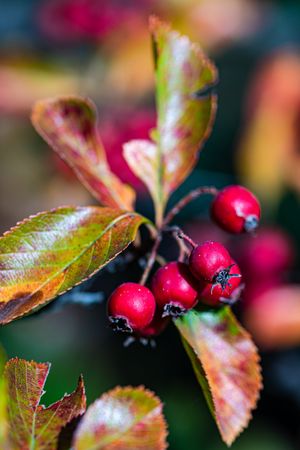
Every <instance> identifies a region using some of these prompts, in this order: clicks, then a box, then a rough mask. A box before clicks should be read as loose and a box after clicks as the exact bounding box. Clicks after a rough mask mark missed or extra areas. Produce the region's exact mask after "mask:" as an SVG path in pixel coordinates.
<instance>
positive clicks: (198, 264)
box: [189, 241, 231, 288]
mask: <svg viewBox="0 0 300 450" xmlns="http://www.w3.org/2000/svg"><path fill="white" fill-rule="evenodd" d="M230 265H231V256H230V254H229V252H228V250H227V249H226V248H225V247H224V246H223V245H222V244H220V243H219V242H214V241H206V242H203V244H200V245H197V247H195V248H194V249H193V250H192V252H191V254H190V259H189V267H190V270H191V272H192V274H193V275H194V276H195V277H196V278H199V279H203V280H206V281H209V282H210V283H219V284H221V286H222V287H223V288H224V287H225V286H226V284H227V282H228V279H229V278H230V277H229V272H230Z"/></svg>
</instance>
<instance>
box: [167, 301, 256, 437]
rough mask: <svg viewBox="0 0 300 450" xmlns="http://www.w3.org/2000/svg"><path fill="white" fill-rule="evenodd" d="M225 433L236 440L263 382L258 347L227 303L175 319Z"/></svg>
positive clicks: (207, 396) (212, 410)
mask: <svg viewBox="0 0 300 450" xmlns="http://www.w3.org/2000/svg"><path fill="white" fill-rule="evenodd" d="M175 324H176V326H177V328H178V330H179V332H180V333H181V336H182V338H183V342H184V345H185V348H186V350H187V353H188V355H189V357H190V359H191V361H192V364H193V367H194V370H195V372H196V376H197V378H198V381H199V383H200V385H201V387H202V389H203V390H204V395H205V397H206V400H207V401H208V405H209V407H210V410H211V412H212V413H213V416H214V418H215V420H216V423H217V425H218V428H219V430H220V433H221V436H222V438H223V440H224V442H226V444H227V445H231V444H232V442H233V441H234V440H235V439H236V437H237V436H238V435H239V434H240V433H241V431H242V430H243V429H244V428H245V427H246V426H247V425H248V422H249V420H250V419H251V411H252V410H253V409H254V408H255V407H256V403H257V400H258V397H259V391H260V389H261V387H262V381H261V371H260V365H259V356H258V353H257V349H256V347H255V345H254V343H253V341H252V340H251V338H250V336H249V334H248V333H247V332H246V331H245V330H244V329H243V328H242V327H241V325H240V324H239V323H238V321H237V320H236V318H235V316H234V315H233V313H232V312H231V310H230V309H229V308H227V307H225V308H222V309H220V310H211V311H205V312H198V311H190V312H188V313H187V314H186V315H185V316H183V317H182V318H179V319H177V320H176V321H175Z"/></svg>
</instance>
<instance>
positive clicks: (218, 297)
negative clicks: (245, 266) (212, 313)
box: [199, 261, 242, 306]
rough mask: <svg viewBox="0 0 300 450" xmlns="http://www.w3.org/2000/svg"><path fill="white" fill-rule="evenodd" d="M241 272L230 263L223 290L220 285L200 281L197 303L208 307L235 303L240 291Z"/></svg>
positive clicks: (234, 264)
mask: <svg viewBox="0 0 300 450" xmlns="http://www.w3.org/2000/svg"><path fill="white" fill-rule="evenodd" d="M241 281H242V276H241V271H240V268H239V266H238V265H237V264H236V263H235V262H234V261H231V265H230V269H229V281H228V282H227V284H226V286H225V287H224V288H223V287H222V285H221V284H220V283H207V282H205V281H204V280H203V281H200V288H199V301H201V302H202V303H204V304H206V305H209V306H219V305H222V304H233V303H235V302H236V301H237V300H238V298H239V294H240V291H241V287H242V285H241Z"/></svg>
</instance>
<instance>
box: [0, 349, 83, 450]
mask: <svg viewBox="0 0 300 450" xmlns="http://www.w3.org/2000/svg"><path fill="white" fill-rule="evenodd" d="M49 368H50V365H49V364H39V363H36V362H34V361H31V362H29V361H25V360H22V359H18V358H14V359H11V360H9V361H8V363H7V364H6V367H5V370H4V379H5V381H6V383H7V386H8V398H7V409H8V421H9V441H10V447H9V448H10V450H20V449H22V450H33V449H35V450H56V446H57V442H58V437H59V433H60V431H61V429H62V428H63V427H64V426H65V425H66V424H68V423H69V422H70V421H71V420H73V419H74V418H76V417H78V416H80V415H82V414H83V413H84V412H85V409H86V398H85V392H84V384H83V379H82V378H81V377H80V379H79V382H78V386H77V389H76V390H75V391H74V392H73V393H72V394H70V395H65V396H64V397H63V398H62V399H61V400H59V401H58V402H56V403H54V404H53V405H51V406H49V407H48V408H45V407H44V406H43V405H40V399H41V396H42V395H43V393H44V391H43V388H44V385H45V382H46V379H47V376H48V373H49Z"/></svg>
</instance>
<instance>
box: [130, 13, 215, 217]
mask: <svg viewBox="0 0 300 450" xmlns="http://www.w3.org/2000/svg"><path fill="white" fill-rule="evenodd" d="M150 31H151V33H152V37H153V47H154V58H155V68H156V70H155V74H156V103H157V112H158V122H157V129H156V130H155V132H154V133H153V136H155V141H156V143H157V146H158V150H157V152H158V155H156V154H155V155H154V161H153V164H154V165H156V164H157V160H158V162H159V167H160V170H159V172H160V175H159V182H157V179H156V178H154V179H153V185H154V186H153V187H152V189H151V191H153V190H154V189H155V190H156V192H157V194H156V196H157V197H159V198H160V201H161V206H160V208H161V209H162V210H163V209H164V207H165V204H166V202H167V200H168V197H169V195H170V194H171V193H172V192H173V191H174V190H175V189H176V188H177V187H178V186H179V185H180V184H181V183H182V182H183V181H184V180H185V178H186V177H187V176H188V175H189V174H190V172H191V171H192V169H193V168H194V166H195V164H196V162H197V159H198V154H199V151H200V149H201V148H202V146H203V144H204V142H205V141H206V139H207V138H208V136H209V134H210V132H211V129H212V124H213V121H214V118H215V112H216V95H215V94H214V92H213V88H214V87H215V85H216V83H217V70H216V68H215V66H214V65H213V64H212V62H211V61H210V60H209V59H208V58H207V57H206V56H205V54H204V53H203V52H202V50H201V48H200V47H199V46H197V45H196V44H192V43H191V42H190V41H189V39H188V38H187V37H186V36H181V35H179V34H178V33H177V32H175V31H173V30H171V29H170V28H169V26H168V25H167V24H165V23H163V22H161V21H160V20H158V19H157V18H156V17H151V19H150ZM147 157H148V155H147V152H146V155H145V158H147ZM141 158H142V156H141V155H140V156H139V159H140V160H141ZM136 167H137V166H136ZM131 168H133V167H132V166H131ZM137 170H138V169H137ZM135 173H136V174H137V175H138V173H137V172H135ZM160 191H161V193H160ZM161 215H162V211H161V210H160V211H158V219H159V220H161V218H160V217H159V216H161Z"/></svg>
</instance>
